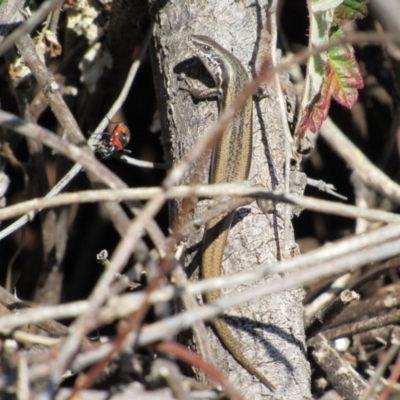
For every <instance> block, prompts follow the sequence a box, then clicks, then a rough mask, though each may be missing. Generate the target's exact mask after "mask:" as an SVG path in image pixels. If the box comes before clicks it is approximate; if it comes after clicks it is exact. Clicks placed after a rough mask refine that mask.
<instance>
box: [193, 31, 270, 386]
mask: <svg viewBox="0 0 400 400" xmlns="http://www.w3.org/2000/svg"><path fill="white" fill-rule="evenodd" d="M187 44H188V46H189V47H190V49H191V50H192V51H193V53H194V55H195V56H196V57H198V58H199V59H200V61H201V62H202V63H203V65H204V66H205V68H206V69H207V70H208V72H209V73H210V75H211V76H212V78H213V79H214V81H215V85H216V87H215V88H211V89H205V90H199V89H195V88H190V89H189V92H190V93H191V94H192V95H193V96H194V97H196V98H208V97H217V98H218V100H219V104H220V110H222V111H223V110H225V109H226V108H227V107H229V106H230V104H232V102H233V101H234V99H235V98H236V97H237V96H238V94H239V93H240V91H241V90H242V89H243V88H244V86H245V85H246V83H247V82H248V75H247V72H246V70H245V68H244V67H243V65H242V64H241V63H240V61H239V60H238V59H237V58H236V57H235V56H234V55H233V54H231V53H230V52H228V51H227V50H225V49H224V48H223V47H221V46H220V45H219V44H218V43H216V42H215V41H214V40H212V39H210V38H209V37H207V36H201V35H191V36H189V38H188V40H187ZM252 137H253V104H252V98H251V97H250V98H249V99H247V101H246V103H245V105H244V107H243V108H242V109H241V110H240V111H239V112H238V113H237V114H236V115H235V117H234V118H233V119H232V121H231V122H230V124H229V126H228V127H227V128H226V129H225V131H224V132H223V133H222V135H221V136H220V139H219V140H218V142H217V143H216V145H215V147H214V149H213V152H212V160H211V172H210V183H227V182H238V181H244V180H246V179H247V178H248V175H249V171H250V163H251V156H252ZM233 214H234V213H229V214H227V215H225V216H220V217H218V218H214V219H212V220H211V221H210V222H208V223H207V225H206V228H205V234H204V241H203V255H202V268H201V274H202V277H203V278H205V279H208V278H214V277H218V276H220V275H221V264H222V257H223V254H224V248H225V244H226V239H227V237H228V233H229V229H230V226H231V223H232V218H233ZM220 296H221V292H220V291H219V290H218V291H213V292H209V293H207V294H206V295H205V300H206V302H211V301H213V300H216V299H218V298H219V297H220ZM212 325H213V327H214V330H215V332H216V334H217V336H218V337H219V339H220V341H221V342H222V344H223V345H224V346H225V347H226V349H227V350H228V351H229V352H230V353H231V355H232V356H233V357H234V358H235V359H236V361H238V362H239V363H240V364H241V365H242V366H243V367H244V368H245V369H246V370H247V371H248V372H250V373H251V374H252V375H254V376H256V377H257V378H258V379H260V381H262V382H263V383H264V384H266V385H267V386H268V387H269V388H270V389H272V390H273V389H275V386H274V385H273V384H272V383H271V382H270V381H269V380H268V379H267V378H266V377H265V376H264V375H263V374H262V373H261V372H260V371H258V369H257V368H256V367H255V366H254V365H253V364H252V363H251V362H250V361H249V360H248V359H247V358H246V357H245V356H244V354H243V353H242V351H241V349H240V347H239V345H238V343H237V341H236V340H235V338H234V337H233V335H232V333H231V331H230V330H229V328H228V326H227V324H226V321H225V319H224V318H223V317H220V318H217V319H215V320H213V321H212Z"/></svg>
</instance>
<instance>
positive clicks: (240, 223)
mask: <svg viewBox="0 0 400 400" xmlns="http://www.w3.org/2000/svg"><path fill="white" fill-rule="evenodd" d="M266 5H267V4H266V2H265V1H260V2H257V3H254V2H253V1H252V0H246V1H239V2H232V1H229V0H204V1H201V2H187V1H182V0H181V1H179V0H172V1H169V2H167V3H165V4H163V7H162V8H160V9H158V10H155V9H153V11H154V15H153V17H154V19H155V25H154V48H153V56H152V57H153V65H154V75H155V82H156V91H157V98H158V103H159V108H160V112H161V120H162V128H163V141H164V145H165V149H166V159H167V162H168V163H169V164H172V163H174V162H176V161H177V160H179V159H180V158H181V157H182V156H183V155H184V154H186V153H187V151H188V150H189V149H190V148H191V147H192V146H193V145H194V144H195V143H196V142H197V141H198V140H199V138H201V136H202V135H203V134H204V132H205V131H206V129H207V127H209V126H211V125H212V124H213V123H214V122H215V121H216V119H217V118H218V105H217V102H216V101H213V100H209V101H194V100H193V99H192V98H191V97H190V96H188V95H187V93H186V92H185V91H182V90H180V88H182V87H185V83H184V82H182V80H180V79H179V77H180V73H185V75H186V76H188V77H189V78H192V79H197V80H199V81H200V83H205V84H209V85H211V86H213V82H212V80H211V79H210V78H209V77H208V76H207V73H206V72H205V69H203V68H202V67H201V66H200V63H199V62H197V61H196V60H194V59H190V60H189V61H186V60H188V58H190V57H191V54H190V51H189V49H188V47H187V46H186V43H185V39H186V37H187V35H188V34H190V33H195V34H203V35H207V36H210V37H211V38H213V39H214V40H216V41H217V42H218V43H219V44H221V45H222V46H223V47H225V48H226V49H227V50H231V51H232V52H233V54H234V55H235V56H236V57H237V58H239V59H240V60H241V61H242V63H243V65H244V66H245V68H246V69H247V70H248V71H249V76H250V75H251V74H253V69H254V67H253V65H254V63H255V57H256V54H257V51H258V38H259V37H260V36H261V31H262V25H263V23H264V21H265V18H266V16H265V9H266ZM197 83H199V82H197ZM269 92H270V93H271V95H270V96H268V97H267V98H265V99H263V100H261V101H259V102H255V103H254V117H253V124H254V143H253V159H252V166H251V172H250V177H249V181H250V183H251V184H253V185H254V184H257V185H262V186H264V187H267V188H272V189H274V190H283V187H284V176H283V172H284V163H285V153H284V148H285V140H284V133H283V129H282V126H281V122H280V117H279V108H278V102H277V97H276V95H274V91H273V89H271V90H270V91H269ZM209 156H210V152H208V154H206V155H205V156H204V158H203V160H202V161H200V162H198V163H196V165H195V166H194V167H193V168H192V169H191V171H190V174H188V176H186V178H185V183H188V182H191V183H200V182H201V183H205V182H207V181H208V165H209ZM207 206H210V201H207V200H202V201H200V202H199V203H198V205H197V207H196V208H195V209H194V210H190V212H189V215H188V217H189V218H192V217H193V216H196V215H199V214H200V213H201V212H202V210H204V209H205V208H206V207H207ZM188 208H189V206H188V205H186V204H182V203H175V204H174V205H173V206H172V213H173V214H172V215H173V219H172V220H173V223H176V219H175V216H179V218H180V219H184V218H186V217H187V216H185V213H186V212H187V211H188ZM277 209H278V210H279V211H278V212H279V214H281V215H282V213H283V211H282V210H283V207H282V205H278V206H277ZM202 235H203V230H202V229H200V230H199V231H198V232H197V233H196V234H195V235H193V236H192V237H190V238H189V239H188V241H187V252H186V258H185V266H187V269H188V273H191V272H192V271H194V269H195V268H196V267H198V261H199V259H200V257H199V256H200V252H201V247H202V246H201V243H202ZM283 238H284V223H283V220H282V219H281V218H280V217H278V214H277V212H275V213H270V214H268V215H266V214H264V213H263V212H262V211H261V210H260V209H259V208H258V206H257V204H256V202H254V203H252V204H250V205H249V206H246V207H242V208H240V209H238V210H237V212H236V215H235V218H234V222H233V226H232V229H231V231H230V233H229V238H228V243H227V245H226V249H225V255H224V263H223V271H224V274H232V273H235V272H238V271H241V270H244V269H254V268H257V266H259V265H260V264H262V263H265V262H271V263H274V262H276V261H277V260H281V259H283V249H284V239H283ZM289 249H290V254H292V255H296V254H297V253H298V250H297V246H296V244H295V242H294V238H293V231H292V228H291V233H290V243H289ZM279 279H281V277H280V276H271V277H268V278H266V279H265V280H263V281H262V282H258V283H257V284H258V285H273V284H274V282H276V281H277V280H279ZM250 286H251V285H243V286H241V287H238V288H235V290H232V291H229V294H230V295H232V294H233V293H235V292H240V291H242V290H245V289H248V288H249V287H250ZM224 294H228V293H227V292H225V293H224ZM302 299H303V290H302V289H295V290H291V291H287V292H284V293H280V294H278V295H274V296H270V297H268V298H263V299H260V300H259V301H254V302H252V303H249V304H244V305H243V306H241V307H237V308H235V309H231V310H229V311H228V312H226V313H225V316H229V317H228V318H227V322H228V325H229V327H230V328H231V330H232V333H233V334H234V336H235V337H236V339H237V341H238V343H239V344H240V347H241V349H242V351H243V353H244V354H245V355H246V357H247V358H248V359H249V360H251V361H252V362H254V364H255V366H256V367H257V368H258V369H259V370H260V371H261V372H263V373H264V374H265V376H266V377H267V378H268V379H269V380H271V382H273V383H274V384H275V385H276V386H277V388H278V389H277V392H276V393H272V392H271V391H270V390H269V389H268V388H267V387H265V386H264V385H262V384H261V383H260V382H259V381H258V380H256V378H254V377H252V376H251V375H249V374H248V372H247V371H246V370H244V369H243V368H242V367H241V366H240V365H239V364H238V363H237V362H236V361H235V360H234V359H233V358H232V357H231V356H230V355H229V353H227V352H226V351H225V349H224V348H223V347H222V346H221V344H220V342H219V340H218V339H217V338H216V337H215V335H214V334H213V332H212V331H211V330H209V335H208V339H209V340H210V341H211V345H212V348H213V351H214V356H215V361H216V364H217V366H218V367H219V368H221V369H222V370H223V371H224V372H225V374H226V375H227V376H229V379H230V380H231V382H232V383H233V384H234V385H235V387H236V388H237V389H239V390H240V391H241V392H242V393H243V394H244V395H245V398H247V399H261V398H282V399H307V398H311V395H310V389H309V384H310V369H309V365H308V362H307V360H306V351H305V343H304V327H303V309H302Z"/></svg>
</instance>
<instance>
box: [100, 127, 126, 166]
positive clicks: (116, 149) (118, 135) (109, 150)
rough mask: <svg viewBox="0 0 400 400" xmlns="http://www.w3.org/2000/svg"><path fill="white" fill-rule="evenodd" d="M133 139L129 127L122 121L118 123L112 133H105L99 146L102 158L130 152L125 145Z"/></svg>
mask: <svg viewBox="0 0 400 400" xmlns="http://www.w3.org/2000/svg"><path fill="white" fill-rule="evenodd" d="M130 140H131V132H130V130H129V128H128V127H127V126H126V125H125V124H122V123H119V124H117V126H116V127H115V128H114V130H113V131H112V133H111V134H110V135H109V134H105V135H104V136H103V139H102V141H101V143H100V145H99V147H98V148H97V151H98V153H99V155H100V158H102V159H107V158H110V157H113V156H116V155H119V153H121V152H123V153H130V151H129V150H126V149H125V146H126V145H127V144H128V143H129V141H130Z"/></svg>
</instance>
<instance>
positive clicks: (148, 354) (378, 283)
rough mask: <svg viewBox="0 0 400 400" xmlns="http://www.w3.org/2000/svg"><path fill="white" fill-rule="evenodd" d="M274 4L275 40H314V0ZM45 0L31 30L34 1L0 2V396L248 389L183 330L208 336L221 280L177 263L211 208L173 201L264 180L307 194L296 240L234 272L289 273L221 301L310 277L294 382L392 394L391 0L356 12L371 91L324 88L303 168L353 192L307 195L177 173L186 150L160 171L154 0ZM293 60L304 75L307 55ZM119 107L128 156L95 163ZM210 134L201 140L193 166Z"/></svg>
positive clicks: (349, 394)
mask: <svg viewBox="0 0 400 400" xmlns="http://www.w3.org/2000/svg"><path fill="white" fill-rule="evenodd" d="M62 3H63V4H62ZM149 3H151V2H149ZM154 3H155V2H154ZM280 3H281V5H283V7H282V8H281V9H280V11H279V12H278V14H277V15H278V18H279V23H280V26H281V32H280V33H281V38H282V39H284V40H282V41H281V42H282V43H284V46H283V54H284V55H285V54H287V53H288V52H292V53H296V52H299V51H300V50H302V49H304V48H305V47H306V46H307V32H308V29H309V28H308V16H307V9H306V5H305V4H303V3H306V2H305V1H304V2H303V1H300V0H286V1H281V2H280ZM388 4H390V7H389V8H387V6H388ZM34 6H36V7H37V6H38V5H37V4H34ZM42 6H45V7H49V9H42V8H39V9H38V11H37V14H35V13H36V11H35V12H34V16H35V15H38V17H39V19H38V20H37V21H36V22H33V23H32V26H30V27H29V23H30V21H32V20H33V18H32V17H29V16H26V15H24V14H22V13H21V10H22V7H23V2H20V1H16V0H10V1H7V0H3V2H2V4H1V5H0V21H1V23H0V35H1V36H0V40H1V42H0V56H1V59H0V107H1V109H0V146H1V153H0V166H1V171H0V196H2V197H1V201H2V206H3V208H2V209H0V220H1V221H3V222H2V224H1V229H2V230H1V231H0V240H1V241H0V283H1V286H0V304H1V306H0V307H1V310H0V311H1V317H0V338H1V340H0V350H1V360H0V362H1V363H0V398H1V399H3V398H4V399H6V398H18V399H21V400H22V399H23V400H25V399H30V398H32V399H33V398H35V399H36V398H38V399H39V398H40V399H42V398H43V399H44V398H46V399H49V398H57V399H64V398H74V399H78V398H82V399H105V398H110V399H113V400H116V399H132V398H134V399H173V398H176V399H179V400H182V399H191V398H201V399H216V398H232V399H240V398H242V397H241V395H240V394H239V392H238V390H237V389H241V388H240V387H236V386H235V382H229V381H228V380H227V379H226V378H225V377H224V375H222V373H221V372H220V371H219V370H218V369H216V368H215V367H214V366H212V365H210V364H209V363H207V362H206V361H205V360H204V358H206V359H207V357H204V354H202V356H203V357H200V356H198V355H196V354H194V353H193V352H192V351H189V350H188V349H187V346H184V345H183V344H179V343H178V341H177V340H176V338H177V335H178V334H179V333H180V332H182V331H185V332H192V331H191V330H190V329H193V330H194V335H195V337H196V339H198V338H199V337H202V338H203V339H204V338H205V339H206V341H207V336H205V329H204V327H205V326H204V324H203V323H202V321H206V320H208V319H210V318H212V317H213V316H215V315H217V313H218V310H216V309H215V308H213V307H210V306H208V307H206V306H205V307H198V305H197V303H196V301H195V296H200V294H201V293H203V292H204V291H205V290H210V289H212V288H213V287H218V285H219V284H221V283H219V282H216V281H215V280H214V281H212V282H206V283H205V282H202V281H201V280H200V281H198V282H191V283H190V284H189V283H188V281H187V276H186V274H185V273H184V269H183V267H182V265H181V264H180V262H179V261H178V260H180V255H181V252H182V251H183V249H184V246H182V245H181V240H182V239H185V238H186V237H187V236H188V235H189V234H191V233H192V232H193V231H195V230H196V229H197V227H198V225H199V224H200V223H204V222H205V221H207V219H210V218H211V217H212V215H211V216H210V215H208V214H206V215H204V216H203V218H202V219H201V221H196V222H192V221H190V220H189V221H188V222H187V224H186V225H185V226H184V227H180V229H176V230H175V231H174V232H173V233H171V231H170V230H169V229H168V216H167V206H166V204H167V200H169V199H176V198H184V197H186V198H189V199H192V198H199V197H200V198H203V197H207V196H218V195H225V194H227V193H228V192H229V194H230V195H231V196H232V198H234V200H233V201H232V204H231V207H232V209H235V208H237V207H238V206H239V205H243V204H248V203H249V202H250V200H249V199H250V198H254V197H257V196H258V197H266V198H269V199H273V200H275V201H277V202H288V203H289V204H293V205H296V206H298V207H300V208H303V209H304V211H303V212H302V214H301V215H300V217H298V218H296V219H295V220H294V221H293V224H294V231H295V236H296V241H297V243H298V245H299V248H300V253H301V254H302V255H301V256H298V257H294V258H292V259H286V260H284V261H282V262H280V263H276V264H274V265H272V266H271V265H265V266H263V267H261V268H259V269H258V270H257V271H254V272H248V273H243V274H241V275H236V276H235V275H232V276H231V277H229V278H226V279H225V280H224V282H223V285H225V287H234V286H237V285H238V284H240V283H244V282H253V281H257V280H258V279H260V277H261V276H265V275H268V274H273V273H282V277H283V278H282V279H281V280H279V282H275V283H274V285H273V287H271V286H268V287H260V289H259V290H254V291H253V292H252V293H250V294H249V293H248V292H249V291H248V292H244V296H239V295H237V296H231V297H229V298H228V299H227V300H226V301H225V302H221V303H220V306H221V307H222V308H224V309H228V308H229V307H231V306H235V305H237V304H240V303H241V302H244V301H246V300H251V299H257V298H261V297H263V296H267V295H271V294H273V293H277V292H279V291H282V290H287V289H292V288H295V287H299V286H302V285H304V288H305V290H306V294H305V298H304V310H305V312H304V315H305V317H304V320H305V324H304V325H305V340H304V343H305V346H307V349H308V351H307V354H304V356H305V357H307V359H308V361H309V362H310V365H311V377H310V381H311V384H310V388H311V389H310V392H307V391H305V392H304V393H303V394H302V397H301V398H311V395H310V393H312V396H313V398H321V399H325V400H326V399H339V398H344V399H364V400H367V399H372V398H379V399H387V398H393V399H394V398H398V397H396V393H397V396H399V395H398V393H399V391H400V387H399V385H398V384H397V382H398V380H399V375H400V353H399V350H400V342H399V339H400V338H399V335H400V328H399V327H398V325H399V321H400V307H399V305H400V277H399V267H400V225H399V222H400V217H399V216H398V214H396V213H397V211H398V204H399V203H400V186H399V185H398V184H397V181H398V179H399V176H400V175H399V172H400V170H399V165H400V163H399V152H400V150H399V149H400V128H399V115H400V112H399V104H398V99H399V95H400V92H399V90H400V89H399V88H400V75H399V71H400V68H399V67H400V65H399V61H398V60H399V44H400V40H399V37H398V36H397V37H396V36H395V35H392V36H390V35H388V36H385V37H379V36H377V35H376V33H380V32H382V31H386V32H389V34H390V33H393V32H394V33H396V32H400V10H397V11H396V8H399V6H398V5H397V4H396V1H395V0H383V1H372V0H371V7H370V8H369V10H368V12H369V13H368V15H367V17H366V18H364V19H363V20H362V21H357V24H355V23H354V24H353V25H351V29H350V28H349V29H350V30H354V32H356V33H357V32H364V33H367V32H369V33H367V34H366V36H365V37H364V38H363V40H362V41H361V40H360V39H359V38H357V36H354V37H353V39H354V42H358V43H357V44H354V46H355V54H356V58H357V60H358V63H359V65H360V70H361V72H362V79H363V81H364V88H363V89H361V90H359V91H358V96H359V97H358V101H357V102H356V103H355V105H354V106H353V108H352V109H351V110H348V109H345V108H343V107H341V106H339V105H337V104H334V103H332V105H331V109H330V114H329V115H330V118H331V120H328V121H327V123H326V124H325V125H324V126H323V128H322V129H321V132H320V133H318V134H317V135H315V136H313V138H315V139H317V140H316V143H315V146H314V148H313V149H312V150H311V152H310V154H309V155H304V156H303V157H302V161H301V164H300V168H301V170H302V171H303V172H305V174H306V175H307V176H308V177H309V178H312V179H315V180H318V181H321V182H320V187H322V186H324V185H323V183H326V184H328V185H333V186H334V187H335V188H336V189H335V190H334V191H333V192H334V194H335V193H337V194H339V195H341V196H342V198H343V197H344V198H347V200H343V199H342V198H337V197H334V195H332V193H324V192H323V191H321V190H318V188H317V187H316V186H315V185H314V186H312V185H308V186H307V188H306V190H305V195H306V196H309V197H312V198H303V197H301V196H296V195H293V194H282V193H271V192H270V191H268V190H264V191H262V190H255V189H252V188H249V187H248V186H246V185H230V186H229V185H228V186H223V187H217V186H216V187H213V188H211V187H207V186H205V185H204V186H199V187H197V188H196V189H194V188H191V187H184V186H181V187H177V186H176V185H177V184H178V183H179V181H180V178H181V177H182V176H183V175H184V174H185V172H186V171H187V169H188V165H187V164H185V162H181V163H177V164H175V165H174V166H168V168H167V170H168V172H167V173H166V167H165V163H166V161H165V160H166V159H167V160H168V156H167V157H165V156H164V154H165V153H167V152H168V144H167V143H165V136H164V143H163V144H164V145H165V148H163V146H162V140H161V139H160V115H159V113H158V111H157V110H158V108H157V104H156V97H155V94H154V91H155V90H154V82H153V76H152V65H151V62H150V56H149V46H152V43H151V42H150V36H151V32H152V31H151V29H152V27H151V24H150V20H151V18H149V15H148V13H150V15H152V16H154V15H155V14H156V13H157V8H156V6H155V5H154V4H152V5H151V6H149V10H150V11H148V9H147V3H146V2H144V1H133V0H132V1H130V2H129V1H123V0H114V1H112V0H109V1H107V0H99V1H93V2H86V1H83V0H76V1H74V0H67V1H65V2H61V1H50V2H48V3H43V5H42ZM388 9H389V12H388V11H387V10H388ZM40 15H42V17H40ZM26 18H28V19H27V22H26V23H25V24H22V25H20V24H21V23H22V22H23V21H26ZM41 21H44V22H43V23H41V24H39V22H41ZM27 25H28V26H27ZM16 26H19V27H18V28H17V29H15V27H16ZM25 26H27V30H26V32H30V36H28V35H26V33H24V32H23V31H22V29H23V28H24V27H25ZM11 32H12V34H11ZM368 35H370V36H368ZM149 43H150V44H149ZM303 54H304V53H303ZM303 60H306V57H303ZM286 65H289V66H290V67H291V72H294V71H295V72H296V73H297V75H296V74H294V76H295V78H296V82H295V83H296V88H298V87H300V86H301V84H302V78H301V71H300V69H296V68H295V67H297V65H295V63H294V62H292V63H289V64H286ZM303 73H305V71H304V70H303ZM132 82H133V83H132ZM253 83H254V82H253ZM255 86H257V85H256V84H255ZM332 121H334V122H332ZM118 123H124V124H126V126H128V127H129V129H130V132H131V136H132V137H131V141H130V142H129V144H127V146H126V150H128V151H129V154H123V153H121V152H115V154H114V153H113V154H112V156H111V157H107V158H105V159H101V157H100V156H99V151H98V146H99V143H102V144H103V146H104V145H105V146H108V145H109V144H108V143H109V142H108V141H109V140H110V136H109V135H110V134H112V132H113V130H114V129H115V127H116V126H118V125H117V124H118ZM218 130H219V128H218V127H216V128H215V129H214V130H212V131H211V133H210V135H211V136H212V135H214V136H215V135H216V134H218ZM92 132H94V133H92ZM87 143H88V144H87ZM208 146H209V144H207V143H206V142H205V141H203V142H201V143H198V144H197V145H196V147H195V148H194V149H193V150H192V151H191V152H190V153H189V157H188V160H189V162H195V161H196V160H197V159H198V158H199V156H200V155H201V153H202V152H203V151H204V149H206V148H207V147H208ZM92 150H94V152H93V151H92ZM106 150H110V148H106ZM103 158H104V157H103ZM75 162H79V164H74V163H75ZM171 171H172V172H173V173H171ZM60 181H61V184H60V183H59V182H60ZM325 186H326V185H325ZM161 187H162V188H163V189H160V188H161ZM127 188H136V189H127ZM96 189H97V190H96ZM98 189H102V190H101V191H99V190H98ZM104 189H110V190H104ZM60 192H62V194H59V193H60ZM331 192H332V191H331ZM45 196H46V197H45ZM44 197H45V198H44ZM38 198H39V199H40V200H32V201H30V202H29V200H31V199H38ZM142 201H147V202H146V203H145V206H144V207H143V206H142V203H141V202H142ZM224 207H226V206H224ZM40 209H43V211H41V212H39V210H40ZM219 212H221V210H219V209H217V208H216V209H215V214H218V213H219ZM209 214H210V213H209ZM21 216H22V219H19V220H18V221H20V223H19V225H15V224H14V221H16V220H17V218H20V217H21ZM284 272H290V273H288V274H283V273H284ZM171 277H172V279H171ZM171 281H172V283H173V284H171ZM213 285H214V286H213ZM246 294H247V297H246ZM176 299H179V300H181V303H183V308H184V309H185V310H184V311H183V312H177V309H179V307H177V301H176ZM58 321H59V322H58ZM68 327H69V328H70V329H68ZM398 334H399V335H398ZM299 345H300V346H301V345H302V344H299ZM199 347H200V348H201V345H199ZM188 366H189V367H188ZM193 369H196V371H201V372H204V374H205V375H204V376H205V377H206V378H204V381H205V382H202V383H199V382H196V381H195V380H194V378H193ZM197 373H199V372H197ZM217 385H219V386H220V387H222V392H219V391H217V390H215V387H216V386H217ZM277 386H278V391H279V390H283V389H281V388H279V385H277ZM282 393H283V392H282ZM377 393H379V395H378V394H377ZM41 396H42V397H41ZM73 396H76V397H73ZM79 396H80V397H79ZM196 396H197V397H196ZM224 396H225V397H224ZM378 396H379V397H378ZM390 396H393V397H390ZM268 398H269V397H268ZM282 398H283V397H282ZM292 398H294V397H292ZM298 398H300V397H298Z"/></svg>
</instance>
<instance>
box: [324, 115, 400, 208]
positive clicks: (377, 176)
mask: <svg viewBox="0 0 400 400" xmlns="http://www.w3.org/2000/svg"><path fill="white" fill-rule="evenodd" d="M321 136H322V137H323V138H324V140H325V141H326V142H328V143H329V144H330V146H331V147H332V149H334V150H335V151H336V152H337V153H338V154H339V155H340V157H342V158H343V159H344V160H345V161H346V163H347V164H348V165H349V166H350V168H351V169H352V170H354V171H355V172H356V173H357V175H359V176H360V178H361V179H362V180H363V181H364V183H365V184H366V185H367V186H368V187H370V188H373V189H375V190H376V191H377V192H379V193H380V194H382V195H383V196H386V197H388V198H390V199H391V200H392V201H394V202H395V203H400V186H399V185H398V184H397V183H396V182H394V181H392V180H391V179H390V178H389V177H388V176H387V175H386V174H385V173H383V172H382V171H381V170H380V169H378V168H377V167H375V166H374V165H373V164H372V163H371V161H369V160H368V159H367V157H365V155H364V154H363V153H362V152H361V151H360V150H359V149H358V148H357V147H356V146H355V145H354V144H353V143H352V142H351V141H350V140H349V139H347V138H346V136H345V135H344V134H343V132H342V131H341V130H340V129H339V128H338V127H337V126H336V125H335V124H334V123H333V122H332V120H331V119H330V118H328V119H327V120H326V121H325V122H324V124H323V125H322V128H321Z"/></svg>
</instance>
